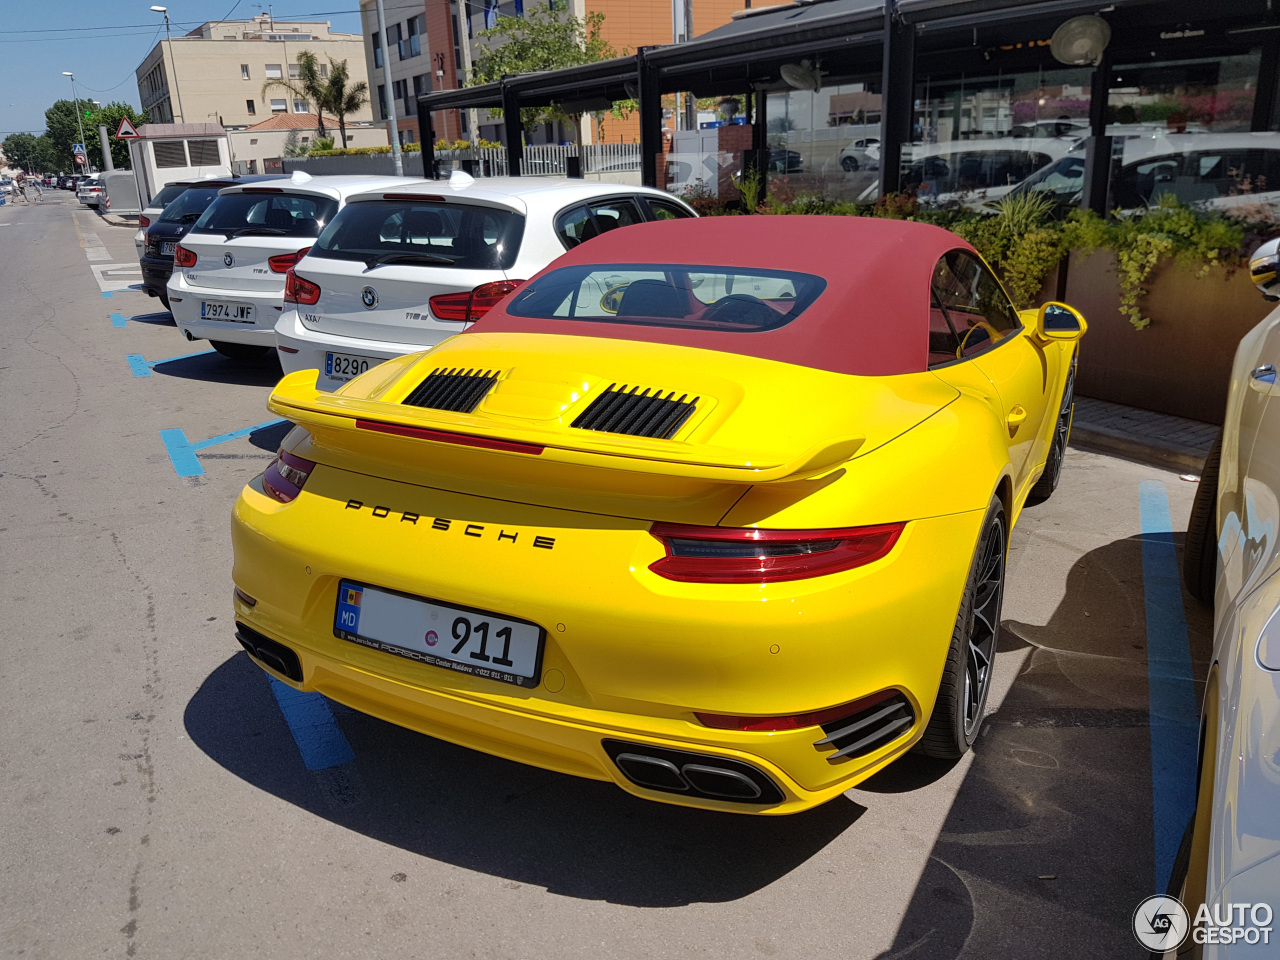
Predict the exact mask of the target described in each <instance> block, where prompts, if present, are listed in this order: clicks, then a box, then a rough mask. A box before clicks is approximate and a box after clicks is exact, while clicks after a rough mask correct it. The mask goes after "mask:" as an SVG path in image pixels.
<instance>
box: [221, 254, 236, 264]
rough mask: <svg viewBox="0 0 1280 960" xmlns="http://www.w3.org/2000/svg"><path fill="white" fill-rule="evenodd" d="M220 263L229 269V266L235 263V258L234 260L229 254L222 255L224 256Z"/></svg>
mask: <svg viewBox="0 0 1280 960" xmlns="http://www.w3.org/2000/svg"><path fill="white" fill-rule="evenodd" d="M222 262H223V263H225V264H226V265H227V266H228V267H229V266H231V265H232V264H233V263H235V262H236V258H235V257H233V256H232V255H231V254H229V253H224V254H223V255H222Z"/></svg>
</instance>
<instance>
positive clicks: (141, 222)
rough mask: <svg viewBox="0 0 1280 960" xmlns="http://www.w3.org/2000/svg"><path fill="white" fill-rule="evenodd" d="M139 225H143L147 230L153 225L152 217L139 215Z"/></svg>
mask: <svg viewBox="0 0 1280 960" xmlns="http://www.w3.org/2000/svg"><path fill="white" fill-rule="evenodd" d="M138 226H140V227H142V229H144V230H145V229H146V228H147V227H149V226H151V218H150V217H138Z"/></svg>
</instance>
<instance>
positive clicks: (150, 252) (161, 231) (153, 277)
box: [139, 174, 284, 310]
mask: <svg viewBox="0 0 1280 960" xmlns="http://www.w3.org/2000/svg"><path fill="white" fill-rule="evenodd" d="M283 179H284V175H283V174H269V175H266V176H257V177H218V178H214V179H211V180H201V181H199V183H198V184H194V185H192V186H189V187H188V188H187V189H186V190H184V191H182V192H181V193H180V194H178V196H177V197H176V198H175V199H174V200H173V201H172V202H171V203H170V204H169V205H168V206H167V207H165V208H164V212H163V213H161V214H160V217H159V219H157V220H156V221H155V222H154V223H152V224H151V226H150V227H148V228H147V241H146V245H145V246H144V247H143V250H142V257H141V259H140V260H139V262H140V263H141V264H142V289H143V290H144V291H145V292H146V294H147V296H149V297H159V298H160V302H161V303H163V304H164V305H165V309H166V310H167V309H168V308H169V292H168V290H167V285H168V283H169V276H170V274H172V273H173V251H174V249H175V248H176V247H177V246H178V241H179V240H181V239H182V238H183V237H184V236H186V233H187V231H188V230H190V229H191V227H192V225H194V224H195V222H196V221H197V220H199V219H200V217H201V216H202V215H203V214H204V212H205V210H206V209H207V208H208V206H209V204H211V203H213V201H214V200H215V199H217V196H218V191H219V190H221V189H222V188H223V187H234V186H239V185H242V184H249V183H260V182H264V181H267V180H283Z"/></svg>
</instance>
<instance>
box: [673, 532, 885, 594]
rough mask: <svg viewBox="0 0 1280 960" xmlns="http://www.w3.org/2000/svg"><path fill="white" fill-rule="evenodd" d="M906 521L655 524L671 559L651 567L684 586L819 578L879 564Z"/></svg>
mask: <svg viewBox="0 0 1280 960" xmlns="http://www.w3.org/2000/svg"><path fill="white" fill-rule="evenodd" d="M904 526H906V525H905V524H902V523H886V524H880V525H879V526H874V527H851V528H845V529H831V530H758V529H754V528H729V527H695V526H687V525H685V524H680V523H655V524H654V525H653V526H652V527H651V528H650V530H649V532H650V533H651V534H653V536H655V537H657V538H658V539H659V540H660V541H662V545H663V546H665V547H666V548H667V555H666V556H665V557H663V558H662V559H660V560H655V561H654V562H653V563H651V564H649V569H650V570H652V571H653V572H654V573H656V574H658V576H660V577H666V578H667V579H668V580H680V581H683V582H686V583H772V582H776V581H782V580H803V579H806V578H808V577H821V576H824V575H826V574H829V573H838V572H839V571H841V570H850V569H852V568H853V567H860V566H862V565H863V564H867V563H871V562H872V561H875V560H879V559H880V558H881V557H883V556H885V555H887V554H888V553H889V551H890V550H892V549H893V545H894V544H895V543H897V542H898V537H899V536H900V535H901V533H902V530H903V527H904Z"/></svg>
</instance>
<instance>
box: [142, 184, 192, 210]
mask: <svg viewBox="0 0 1280 960" xmlns="http://www.w3.org/2000/svg"><path fill="white" fill-rule="evenodd" d="M186 189H187V188H186V185H185V184H184V185H182V186H179V185H178V184H176V183H171V184H169V186H167V187H165V188H164V189H163V190H161V191H160V192H159V193H157V194H156V195H155V196H154V197H152V198H151V202H150V203H149V204H147V206H149V207H159V208H160V209H161V210H162V211H163V210H164V208H165V207H167V206H168V205H169V204H171V203H173V201H174V199H175V198H176V197H178V196H180V195H181V194H182V193H183V191H185V190H186Z"/></svg>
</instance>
